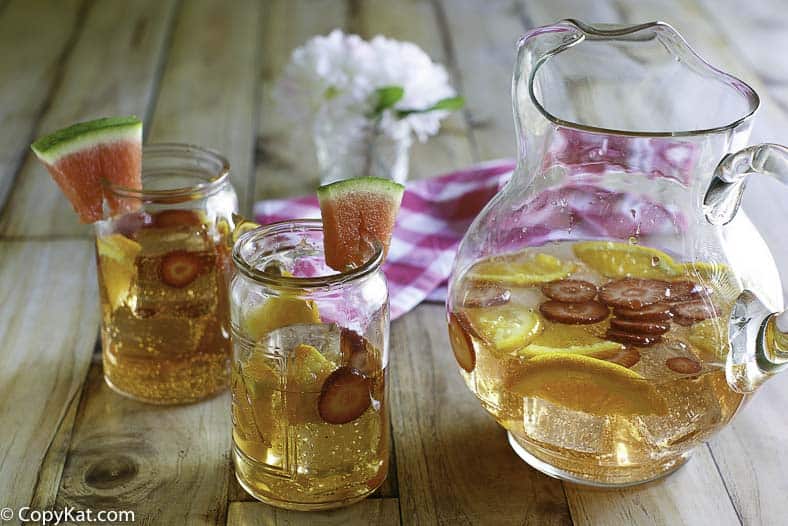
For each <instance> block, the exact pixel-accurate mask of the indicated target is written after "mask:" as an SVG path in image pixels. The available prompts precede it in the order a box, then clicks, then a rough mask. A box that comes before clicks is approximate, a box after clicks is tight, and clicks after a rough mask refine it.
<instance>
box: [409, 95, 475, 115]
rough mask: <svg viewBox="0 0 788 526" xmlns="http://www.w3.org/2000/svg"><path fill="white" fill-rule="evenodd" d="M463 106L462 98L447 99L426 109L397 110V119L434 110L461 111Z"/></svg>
mask: <svg viewBox="0 0 788 526" xmlns="http://www.w3.org/2000/svg"><path fill="white" fill-rule="evenodd" d="M464 105H465V99H463V98H462V97H448V98H446V99H441V100H439V101H438V102H436V103H435V104H433V105H432V106H430V107H428V108H422V109H405V110H398V111H397V117H399V118H400V119H401V118H403V117H407V116H408V115H411V114H413V113H427V112H430V111H436V110H444V111H455V110H459V109H461V108H462V107H463V106H464Z"/></svg>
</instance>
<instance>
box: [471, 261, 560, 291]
mask: <svg viewBox="0 0 788 526" xmlns="http://www.w3.org/2000/svg"><path fill="white" fill-rule="evenodd" d="M574 268H575V266H574V265H573V264H572V263H568V262H563V261H561V260H560V259H558V258H557V257H555V256H551V255H550V254H542V253H537V254H528V255H523V254H517V255H508V256H503V257H500V258H491V259H486V260H482V261H479V262H478V263H476V264H475V265H474V266H473V267H472V268H471V269H470V271H469V272H468V277H469V278H470V279H476V280H479V281H484V282H489V283H496V284H503V285H517V286H528V285H536V284H538V283H547V282H548V281H555V280H559V279H562V278H565V277H566V276H568V275H569V274H570V273H571V272H572V271H574Z"/></svg>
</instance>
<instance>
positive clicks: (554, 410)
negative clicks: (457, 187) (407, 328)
mask: <svg viewBox="0 0 788 526" xmlns="http://www.w3.org/2000/svg"><path fill="white" fill-rule="evenodd" d="M512 92H513V99H514V101H513V104H514V117H515V124H516V131H517V145H518V163H517V169H516V170H515V172H514V174H513V176H512V178H511V180H510V181H509V183H508V184H507V185H506V186H505V187H504V188H503V189H502V190H501V192H499V193H498V195H496V196H495V197H494V198H493V199H492V201H491V202H490V203H489V204H488V205H487V207H486V208H485V209H484V210H483V211H482V212H481V213H480V214H479V216H478V217H477V218H476V220H475V221H474V223H473V224H472V225H471V227H470V229H469V230H468V232H467V234H466V235H465V238H464V240H463V241H462V244H461V245H460V248H459V251H458V256H457V259H456V262H455V266H454V269H453V273H452V278H451V280H450V285H449V286H450V289H449V297H448V300H447V310H448V317H447V319H448V324H449V335H450V341H451V345H452V349H453V351H454V354H455V357H456V358H457V362H458V364H459V366H460V369H461V374H462V375H463V378H464V379H465V382H466V384H467V385H468V387H469V388H470V389H471V391H473V392H474V394H475V395H476V396H477V398H478V399H479V400H480V402H481V404H482V406H483V407H484V408H485V409H486V410H487V411H489V412H490V413H491V414H492V415H493V416H494V417H495V418H496V420H497V421H498V422H499V423H500V424H501V425H502V426H503V427H505V428H506V429H507V431H508V436H509V442H510V444H511V445H512V447H513V448H514V450H515V451H516V452H517V453H518V454H519V455H520V456H521V457H522V458H523V459H524V460H525V461H526V462H528V463H529V464H531V465H532V466H534V467H535V468H537V469H539V470H540V471H543V472H544V473H547V474H549V475H552V476H555V477H559V478H562V479H566V480H570V481H574V482H579V483H585V484H591V485H597V486H626V485H631V484H638V483H642V482H646V481H649V480H652V479H655V478H658V477H660V476H663V475H665V474H667V473H669V472H671V471H672V470H674V469H676V468H678V467H679V466H681V465H682V464H683V463H684V462H685V461H686V460H687V458H688V457H689V455H690V454H691V452H692V450H693V448H694V447H695V446H697V445H698V444H700V443H701V442H702V441H704V440H707V439H708V438H709V437H710V436H712V435H713V434H714V433H716V432H717V431H718V430H719V429H720V428H722V427H723V426H724V425H726V424H727V423H728V422H729V421H730V419H731V418H732V417H733V415H734V414H735V413H736V411H737V410H738V408H739V407H741V405H742V403H743V402H744V399H745V397H746V395H747V394H748V393H750V392H752V391H753V390H754V389H755V388H757V387H758V385H759V384H760V383H761V382H763V380H765V379H766V378H768V377H769V376H771V375H773V374H774V373H776V372H777V371H779V370H780V369H781V368H782V367H783V364H784V363H785V362H786V357H787V356H788V354H786V352H788V346H787V345H786V340H788V339H787V338H786V335H785V333H784V332H782V331H785V330H786V327H788V317H786V316H785V315H776V314H773V313H774V312H775V311H779V310H781V309H782V307H783V305H782V298H781V296H780V291H781V290H782V287H781V284H780V279H779V274H778V271H777V267H776V265H775V263H774V260H773V259H772V256H771V254H770V253H769V250H768V248H767V247H766V245H765V243H764V241H763V239H762V238H761V237H760V235H759V234H758V232H757V231H756V230H755V228H754V227H753V226H752V224H751V223H750V222H749V220H748V219H747V218H746V217H745V216H744V215H743V214H742V213H741V212H739V213H738V214H737V209H738V207H739V203H740V199H741V194H742V191H743V189H744V179H745V177H746V176H747V175H748V174H750V173H753V172H755V173H762V174H767V175H773V176H775V177H777V178H778V179H780V180H782V181H786V180H787V179H786V174H788V150H786V149H785V148H783V147H782V146H777V145H770V144H762V145H758V146H750V147H745V145H746V141H747V138H748V135H749V131H750V125H751V122H752V116H753V114H754V113H755V110H756V109H757V107H758V104H759V99H758V96H757V95H756V93H755V92H754V91H753V90H752V88H750V87H749V86H748V85H747V84H745V83H744V82H742V81H740V80H738V79H736V78H734V77H732V76H730V75H727V74H725V73H723V72H721V71H719V70H717V69H715V68H713V67H712V66H710V65H709V64H707V63H706V62H705V61H703V59H701V58H700V57H699V56H698V55H696V54H695V53H694V52H693V50H692V49H691V48H690V47H689V46H688V45H687V43H686V42H685V41H684V39H683V38H682V37H681V36H680V35H679V34H678V33H677V32H676V31H675V30H674V29H673V28H671V27H670V26H669V25H667V24H664V23H661V22H653V23H648V24H643V25H638V26H614V25H594V26H590V25H587V24H584V23H582V22H577V21H573V20H566V21H562V22H560V23H558V24H555V25H552V26H547V27H541V28H537V29H535V30H533V31H531V32H530V33H528V34H527V35H525V36H524V37H523V38H522V39H521V40H520V42H519V51H518V58H517V65H516V69H515V72H514V78H513V86H512ZM730 152H735V153H730ZM725 225H727V226H725Z"/></svg>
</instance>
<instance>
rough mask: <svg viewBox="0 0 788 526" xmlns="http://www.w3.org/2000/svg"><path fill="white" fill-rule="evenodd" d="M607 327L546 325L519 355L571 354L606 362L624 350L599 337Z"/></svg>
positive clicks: (601, 324) (602, 324) (600, 325)
mask: <svg viewBox="0 0 788 526" xmlns="http://www.w3.org/2000/svg"><path fill="white" fill-rule="evenodd" d="M606 326H607V324H606V323H600V324H597V325H595V326H578V325H555V324H552V323H550V324H546V327H545V329H544V331H542V333H541V334H539V335H537V336H536V337H534V338H533V340H532V341H531V343H530V344H528V345H526V346H525V347H524V348H523V349H520V350H519V351H518V352H517V354H519V355H520V356H523V357H526V358H527V357H532V356H536V355H538V354H549V353H562V354H563V353H571V354H583V355H587V356H593V357H594V358H599V359H601V360H606V359H608V358H612V357H613V356H615V355H616V354H617V353H618V352H619V351H621V350H622V349H623V348H624V346H623V345H621V344H620V343H616V342H611V341H607V340H603V339H602V338H600V337H599V335H600V334H604V332H605V328H606Z"/></svg>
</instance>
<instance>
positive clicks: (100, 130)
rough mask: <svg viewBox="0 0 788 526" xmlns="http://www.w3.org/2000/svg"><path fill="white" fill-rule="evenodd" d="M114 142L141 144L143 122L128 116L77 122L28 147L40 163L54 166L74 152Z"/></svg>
mask: <svg viewBox="0 0 788 526" xmlns="http://www.w3.org/2000/svg"><path fill="white" fill-rule="evenodd" d="M117 141H136V142H140V143H141V142H142V121H140V120H139V119H138V118H137V117H135V116H134V115H131V116H128V117H105V118H102V119H95V120H92V121H87V122H80V123H77V124H74V125H72V126H69V127H68V128H63V129H62V130H58V131H56V132H54V133H51V134H49V135H46V136H44V137H41V138H40V139H38V140H37V141H36V142H34V143H33V144H32V145H31V146H30V148H31V149H32V150H33V152H34V153H35V154H36V156H37V157H38V158H39V159H41V160H42V161H43V162H45V163H47V164H52V165H54V164H56V163H57V161H58V159H60V158H62V157H65V156H67V155H69V154H72V153H74V152H78V151H81V150H85V149H88V148H91V147H93V146H95V145H98V144H106V143H111V142H117Z"/></svg>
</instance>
